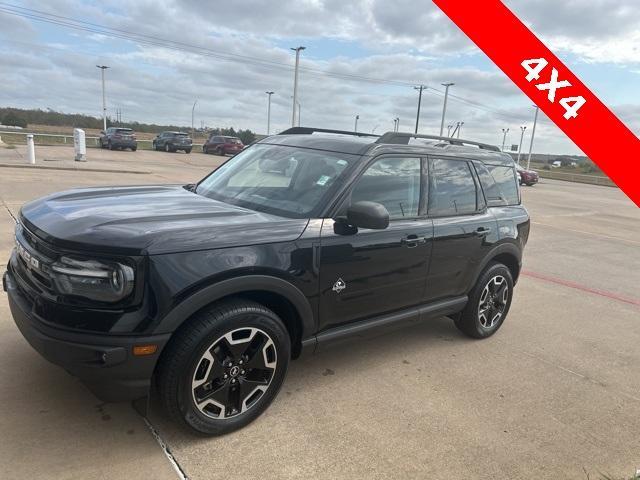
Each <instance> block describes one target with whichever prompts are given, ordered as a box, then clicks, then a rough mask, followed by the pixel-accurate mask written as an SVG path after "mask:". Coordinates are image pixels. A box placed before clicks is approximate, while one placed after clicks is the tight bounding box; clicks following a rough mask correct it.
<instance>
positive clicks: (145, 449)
mask: <svg viewBox="0 0 640 480" xmlns="http://www.w3.org/2000/svg"><path fill="white" fill-rule="evenodd" d="M101 153H105V155H106V156H105V159H104V161H105V162H108V161H111V160H110V157H109V156H108V155H109V154H112V153H115V154H128V153H129V152H101ZM137 153H141V152H140V151H139V152H137ZM144 153H148V154H153V155H156V152H144ZM157 155H159V156H162V155H164V154H162V153H157ZM169 155H176V154H169ZM191 155H192V156H193V155H194V154H193V153H192V154H191ZM160 158H164V157H158V159H160ZM209 158H210V157H205V159H206V160H207V161H209V160H208V159H209ZM211 158H212V159H213V158H214V157H211ZM154 160H155V159H154ZM0 161H1V160H0ZM158 161H160V160H158ZM163 161H164V160H163ZM167 162H168V163H171V164H173V162H172V161H171V160H167ZM145 168H148V169H149V170H150V171H154V172H156V173H153V174H147V175H135V177H136V178H133V177H134V176H133V175H126V174H110V173H93V172H92V173H90V174H89V173H87V172H60V173H56V174H55V175H52V174H51V173H50V172H46V171H42V170H28V169H10V168H3V169H0V199H1V200H2V201H3V202H4V203H5V204H6V205H7V206H8V207H9V209H10V210H11V211H12V212H14V214H15V212H17V210H18V208H19V205H20V204H21V203H23V202H24V201H27V200H29V199H31V198H34V197H36V196H38V195H41V194H44V193H48V192H50V191H55V190H59V189H62V188H67V187H69V186H72V185H105V184H110V185H113V184H118V183H154V182H161V181H164V182H177V181H180V182H189V181H193V180H195V179H197V178H198V177H199V176H202V175H203V173H204V172H205V171H206V170H207V168H206V166H202V165H185V164H182V165H181V166H179V165H178V162H176V165H175V166H169V167H167V164H163V165H161V166H157V167H156V165H154V163H153V161H152V162H151V163H150V164H149V166H148V167H145ZM523 196H524V200H525V204H526V205H527V207H528V208H529V210H530V212H531V214H532V233H531V237H530V241H529V245H528V246H527V249H526V250H525V257H526V258H525V265H524V273H523V275H522V277H521V279H520V281H519V283H518V286H517V288H516V295H515V298H514V303H513V305H512V310H511V313H510V315H509V319H508V320H507V322H506V323H505V325H504V327H503V328H502V329H501V330H500V332H498V334H496V335H495V336H494V337H492V338H490V339H487V340H484V341H472V340H469V339H467V338H465V337H463V336H462V335H461V334H459V333H458V332H457V330H456V329H455V328H454V327H453V325H452V324H451V322H450V321H449V320H447V319H444V318H441V319H437V320H435V321H433V322H429V323H424V324H417V325H414V326H412V327H410V328H408V329H405V330H401V331H396V332H393V333H387V334H385V335H381V336H378V337H375V338H371V339H366V340H360V341H356V342H350V343H347V344H343V345H342V346H339V347H335V348H333V349H331V350H328V351H326V352H323V353H322V354H319V355H317V356H315V357H311V358H306V359H303V360H300V361H296V362H293V363H292V365H291V368H290V372H289V376H288V378H287V380H286V382H285V384H284V386H283V389H282V391H281V393H280V395H279V397H278V398H277V399H276V400H275V402H274V404H273V405H272V406H271V407H270V408H269V409H268V410H267V412H266V413H265V414H264V415H263V416H262V417H261V418H259V419H258V420H257V421H256V422H254V423H253V424H251V425H249V426H248V427H247V428H245V429H243V430H241V431H240V432H236V433H233V434H231V435H227V436H225V437H221V438H212V439H206V438H199V437H194V436H190V435H189V434H186V433H185V432H183V431H182V430H180V429H179V428H177V427H176V426H174V425H172V424H171V423H169V422H167V421H166V420H165V419H164V418H163V417H162V413H161V412H160V411H159V410H158V408H157V407H156V406H155V405H154V407H153V408H152V411H151V416H150V419H151V422H152V423H153V424H154V425H155V426H156V428H158V430H159V432H160V434H161V435H162V437H163V439H164V440H165V441H166V442H167V443H168V445H169V447H170V449H171V451H172V453H173V454H174V456H175V458H176V460H177V461H178V463H179V464H180V466H181V467H182V469H183V470H184V471H185V472H186V474H187V475H188V477H189V478H190V479H213V478H253V477H257V476H259V477H260V478H309V477H311V478H366V477H372V478H403V477H405V478H430V479H437V478H443V479H445V478H446V479H449V478H460V477H463V478H487V479H489V478H491V479H493V478H509V479H519V478H522V479H524V478H526V479H530V478H536V479H544V478H548V479H557V478H563V479H565V478H576V479H578V478H579V479H584V478H587V477H586V475H585V471H586V472H587V473H588V474H589V478H592V479H596V478H600V477H599V472H601V473H607V474H611V475H614V476H615V477H616V478H617V477H619V478H626V477H631V476H632V474H633V473H634V472H635V468H636V467H640V436H638V434H637V432H638V431H639V430H640V394H639V393H638V392H637V385H638V384H639V383H640V370H639V369H638V368H637V366H638V365H639V364H640V351H639V350H638V348H637V345H638V344H640V329H639V328H638V323H637V320H638V317H639V313H640V292H639V291H638V287H637V286H638V285H639V284H640V255H639V254H638V246H639V245H638V243H639V240H638V239H639V238H640V235H638V233H640V210H638V209H637V208H636V207H635V206H634V205H633V204H632V203H631V201H629V200H628V199H626V197H625V196H624V194H622V193H621V192H620V191H619V190H617V189H613V188H607V187H596V186H590V185H579V184H570V183H564V182H553V181H548V180H544V181H543V183H541V184H539V185H536V186H535V187H532V188H524V189H523ZM0 208H1V209H3V210H4V211H0V256H2V258H6V257H7V256H8V253H9V250H10V248H11V244H12V228H13V227H12V219H11V217H10V216H9V213H8V212H7V210H6V209H5V208H4V207H2V206H0ZM0 361H1V362H2V365H3V368H4V374H3V375H2V376H1V377H0V401H1V402H2V405H3V407H4V408H3V409H2V413H0V431H2V432H3V434H2V436H1V437H0V438H1V440H0V461H2V465H3V474H4V475H6V476H7V478H83V479H84V478H91V475H93V476H94V477H95V478H127V477H131V478H133V477H134V476H139V475H140V474H144V475H146V476H147V477H149V478H177V476H176V475H175V473H174V472H173V470H172V469H171V467H170V466H169V463H168V462H167V461H166V459H165V458H164V456H163V455H162V452H161V450H160V448H159V447H158V446H157V445H156V444H155V443H154V439H153V438H152V437H151V435H150V434H149V433H148V432H147V431H146V430H145V425H144V423H143V422H142V420H141V419H140V418H139V417H138V416H137V415H136V414H135V413H133V410H132V409H131V407H130V406H128V405H126V404H124V405H100V403H99V401H98V400H96V399H95V398H94V397H93V396H92V395H91V394H90V393H88V392H87V391H86V390H85V388H84V387H83V386H82V385H81V384H80V383H79V382H77V381H75V380H74V379H72V378H70V377H68V376H67V375H66V374H65V373H64V372H62V371H60V369H58V368H57V367H55V366H52V365H49V364H47V363H46V362H44V361H43V360H41V359H40V357H39V356H38V354H36V353H35V352H33V351H32V350H31V348H30V347H29V346H28V345H27V344H26V342H25V341H24V340H23V339H22V338H21V336H20V334H19V333H18V332H17V329H16V328H15V326H14V325H13V321H12V319H11V318H10V316H9V313H8V308H7V306H6V298H5V296H4V294H0ZM105 416H108V417H109V418H110V420H106V419H103V418H104V417H105ZM130 430H133V432H134V433H128V432H129V431H130Z"/></svg>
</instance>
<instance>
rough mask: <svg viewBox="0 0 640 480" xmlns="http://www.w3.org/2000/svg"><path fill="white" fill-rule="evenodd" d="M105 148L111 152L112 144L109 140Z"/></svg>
mask: <svg viewBox="0 0 640 480" xmlns="http://www.w3.org/2000/svg"><path fill="white" fill-rule="evenodd" d="M107 148H108V149H109V150H113V144H112V143H111V140H109V142H107Z"/></svg>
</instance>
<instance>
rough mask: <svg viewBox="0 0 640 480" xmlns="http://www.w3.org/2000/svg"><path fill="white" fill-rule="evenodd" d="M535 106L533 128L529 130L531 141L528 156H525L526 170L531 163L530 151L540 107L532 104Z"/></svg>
mask: <svg viewBox="0 0 640 480" xmlns="http://www.w3.org/2000/svg"><path fill="white" fill-rule="evenodd" d="M533 106H534V107H536V115H535V116H534V117H533V130H531V143H530V144H529V156H528V157H527V170H529V166H530V165H531V152H532V151H533V137H534V136H535V134H536V124H537V123H538V112H539V111H540V107H538V106H537V105H533Z"/></svg>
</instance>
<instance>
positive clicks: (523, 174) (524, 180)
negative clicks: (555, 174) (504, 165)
mask: <svg viewBox="0 0 640 480" xmlns="http://www.w3.org/2000/svg"><path fill="white" fill-rule="evenodd" d="M516 172H517V173H518V180H520V185H526V186H527V187H530V186H532V185H533V184H534V183H538V180H539V179H540V177H539V176H538V172H536V171H535V170H527V169H526V168H524V167H521V166H520V165H518V164H516Z"/></svg>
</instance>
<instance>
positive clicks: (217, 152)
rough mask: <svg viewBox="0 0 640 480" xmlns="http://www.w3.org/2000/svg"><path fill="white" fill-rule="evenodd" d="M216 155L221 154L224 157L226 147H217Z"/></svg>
mask: <svg viewBox="0 0 640 480" xmlns="http://www.w3.org/2000/svg"><path fill="white" fill-rule="evenodd" d="M216 155H220V156H221V157H224V149H222V148H219V147H218V148H216Z"/></svg>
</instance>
